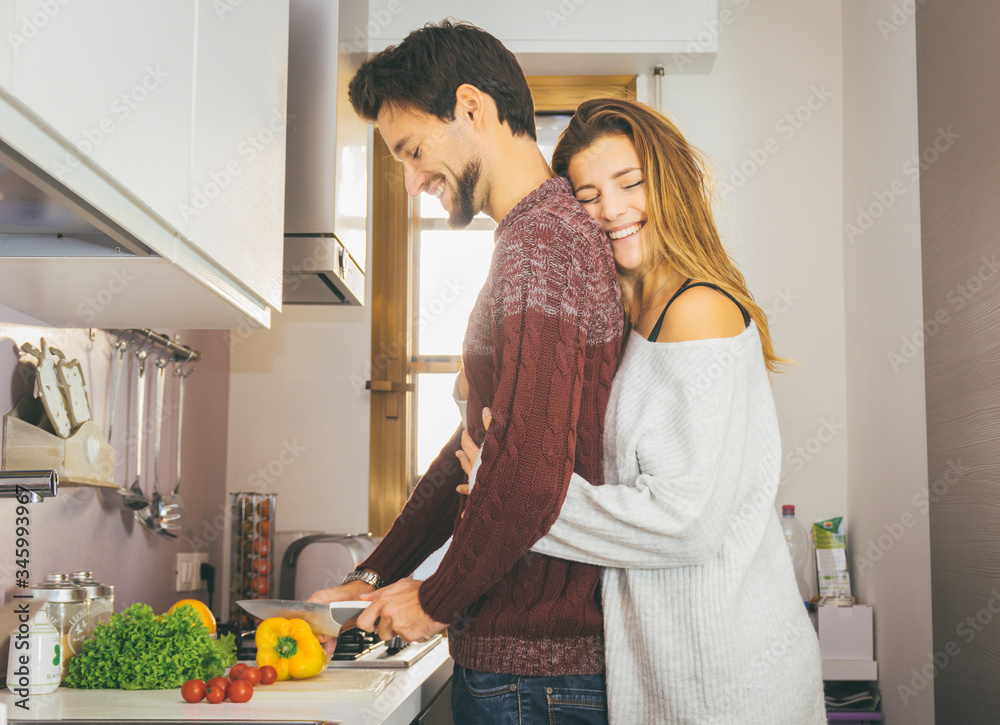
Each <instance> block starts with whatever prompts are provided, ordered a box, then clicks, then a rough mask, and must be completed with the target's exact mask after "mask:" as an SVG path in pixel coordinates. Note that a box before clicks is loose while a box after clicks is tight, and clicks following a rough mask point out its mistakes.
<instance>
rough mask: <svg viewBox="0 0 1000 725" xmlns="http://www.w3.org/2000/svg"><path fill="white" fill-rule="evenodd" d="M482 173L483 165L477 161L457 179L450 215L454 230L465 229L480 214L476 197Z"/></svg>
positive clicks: (451, 225)
mask: <svg viewBox="0 0 1000 725" xmlns="http://www.w3.org/2000/svg"><path fill="white" fill-rule="evenodd" d="M481 171H482V164H481V163H480V162H479V159H476V160H475V161H470V162H469V163H468V165H467V166H466V167H465V169H463V171H462V173H461V174H459V175H458V177H457V178H456V179H455V193H454V195H453V197H452V210H451V213H450V214H449V215H448V226H449V227H451V228H452V229H465V228H466V227H467V226H469V225H470V224H471V223H472V218H473V217H474V216H476V214H478V213H479V209H477V208H476V198H475V197H476V187H477V186H478V185H479V174H480V172H481Z"/></svg>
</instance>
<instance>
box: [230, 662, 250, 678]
mask: <svg viewBox="0 0 1000 725" xmlns="http://www.w3.org/2000/svg"><path fill="white" fill-rule="evenodd" d="M249 666H250V665H248V664H247V663H246V662H237V663H236V664H235V665H233V666H232V667H230V668H229V679H230V680H238V679H240V672H242V671H243V670H245V669H246V668H247V667H249Z"/></svg>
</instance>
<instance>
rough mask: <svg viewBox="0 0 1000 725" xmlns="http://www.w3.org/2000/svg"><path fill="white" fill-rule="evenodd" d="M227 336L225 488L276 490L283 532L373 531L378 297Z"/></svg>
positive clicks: (285, 315)
mask: <svg viewBox="0 0 1000 725" xmlns="http://www.w3.org/2000/svg"><path fill="white" fill-rule="evenodd" d="M229 334H230V349H231V378H230V394H229V421H230V424H229V463H228V471H229V475H228V480H227V485H226V488H227V490H228V491H254V492H266V493H277V494H278V498H277V504H276V506H277V511H276V515H277V528H278V531H288V530H319V531H328V532H338V533H354V532H359V531H367V530H368V441H369V395H370V393H368V391H366V390H365V389H364V381H365V380H367V379H368V378H369V375H368V374H367V364H368V359H369V357H370V353H371V299H370V298H369V299H368V301H367V304H366V305H365V307H363V308H359V307H344V306H340V305H330V306H313V305H307V306H299V305H286V306H285V308H284V310H283V311H282V312H281V313H280V314H276V315H273V316H272V324H271V328H270V329H269V330H254V331H252V332H251V331H244V332H243V333H240V332H239V331H235V332H231V333H229Z"/></svg>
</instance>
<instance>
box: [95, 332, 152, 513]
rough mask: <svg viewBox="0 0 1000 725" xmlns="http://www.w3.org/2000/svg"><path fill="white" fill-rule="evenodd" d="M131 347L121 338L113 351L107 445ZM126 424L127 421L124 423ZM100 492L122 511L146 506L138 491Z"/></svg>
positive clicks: (143, 495)
mask: <svg viewBox="0 0 1000 725" xmlns="http://www.w3.org/2000/svg"><path fill="white" fill-rule="evenodd" d="M131 345H132V341H131V340H123V339H122V338H121V337H119V338H118V340H117V341H116V342H115V349H116V350H117V351H118V357H117V358H116V359H115V363H114V368H115V369H114V382H113V383H112V388H111V406H110V408H109V409H108V436H107V439H108V443H110V442H111V432H112V429H113V428H114V423H115V411H116V410H117V407H118V389H119V388H120V387H121V377H122V369H123V368H124V367H125V351H126V350H128V348H129V347H130V346H131ZM126 423H127V421H126ZM127 452H128V443H127V441H126V445H125V453H127ZM123 455H124V454H123ZM125 458H126V466H125V478H126V480H127V479H128V465H127V463H128V459H127V456H125ZM98 490H99V491H100V492H101V496H102V497H103V498H104V500H105V501H107V502H108V503H110V504H112V505H114V506H117V507H118V508H120V509H122V510H123V511H135V510H137V509H141V508H144V507H145V506H147V505H148V503H149V502H148V501H146V496H145V494H143V493H142V491H141V490H140V491H139V492H138V493H136V492H135V491H134V490H133V489H131V488H126V487H124V486H121V487H119V488H101V489H98Z"/></svg>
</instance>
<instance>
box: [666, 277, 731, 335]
mask: <svg viewBox="0 0 1000 725" xmlns="http://www.w3.org/2000/svg"><path fill="white" fill-rule="evenodd" d="M745 329H746V325H744V324H743V313H742V312H740V308H739V307H737V305H736V303H735V302H733V301H732V300H731V299H729V298H728V297H726V295H724V294H723V293H722V292H719V291H718V290H716V289H713V288H711V287H703V286H699V287H692V288H690V289H686V290H684V291H683V292H682V293H681V294H680V295H678V296H677V298H676V299H675V300H674V301H673V303H671V305H670V307H668V308H667V313H666V314H665V315H664V317H663V325H662V326H661V327H660V334H659V335H658V336H657V338H656V341H657V342H686V341H689V340H709V339H712V338H718V337H735V336H736V335H739V334H740V333H741V332H743V330H745Z"/></svg>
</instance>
